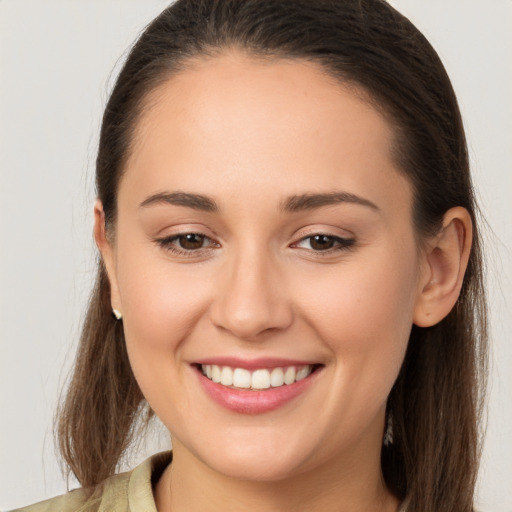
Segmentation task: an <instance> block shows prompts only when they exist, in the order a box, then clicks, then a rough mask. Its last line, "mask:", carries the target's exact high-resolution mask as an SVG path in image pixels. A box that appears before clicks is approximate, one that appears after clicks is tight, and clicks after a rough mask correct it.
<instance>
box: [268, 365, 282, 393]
mask: <svg viewBox="0 0 512 512" xmlns="http://www.w3.org/2000/svg"><path fill="white" fill-rule="evenodd" d="M283 384H284V373H283V369H282V368H274V369H273V370H272V373H271V374H270V385H271V386H272V387H273V388H278V387H279V386H282V385H283Z"/></svg>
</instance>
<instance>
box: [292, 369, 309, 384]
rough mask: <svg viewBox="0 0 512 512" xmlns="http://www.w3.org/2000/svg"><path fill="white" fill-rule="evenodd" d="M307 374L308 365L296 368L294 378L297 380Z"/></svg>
mask: <svg viewBox="0 0 512 512" xmlns="http://www.w3.org/2000/svg"><path fill="white" fill-rule="evenodd" d="M308 375H309V367H307V366H303V367H302V368H299V370H297V375H296V376H295V380H296V381H299V380H302V379H305V378H306V377H307V376H308Z"/></svg>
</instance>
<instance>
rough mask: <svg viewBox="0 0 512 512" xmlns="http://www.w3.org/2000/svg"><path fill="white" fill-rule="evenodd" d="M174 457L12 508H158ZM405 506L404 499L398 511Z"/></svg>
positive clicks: (159, 457)
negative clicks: (158, 486) (159, 488)
mask: <svg viewBox="0 0 512 512" xmlns="http://www.w3.org/2000/svg"><path fill="white" fill-rule="evenodd" d="M171 460H172V452H170V451H169V452H162V453H158V454H156V455H153V457H150V458H149V459H147V460H145V461H144V462H143V463H142V464H140V465H139V466H137V467H136V468H135V469H134V470H132V471H129V472H128V473H120V474H118V475H114V476H112V477H110V478H108V479H107V480H106V481H105V482H104V483H103V484H102V485H100V486H98V488H97V489H96V490H95V491H94V492H93V493H92V495H91V493H87V492H86V491H85V490H84V489H75V490H74V491H71V492H68V493H67V494H63V495H62V496H57V497H56V498H51V499H49V500H46V501H42V502H40V503H36V504H35V505H30V506H28V507H24V508H20V509H16V510H13V511H12V512H157V510H156V505H155V500H154V497H153V486H154V485H155V483H156V482H157V481H158V479H159V478H160V476H161V475H162V473H163V472H164V470H165V468H166V467H167V466H168V465H169V464H170V463H171ZM405 509H406V504H405V503H404V504H402V506H401V507H400V510H399V512H406V511H405Z"/></svg>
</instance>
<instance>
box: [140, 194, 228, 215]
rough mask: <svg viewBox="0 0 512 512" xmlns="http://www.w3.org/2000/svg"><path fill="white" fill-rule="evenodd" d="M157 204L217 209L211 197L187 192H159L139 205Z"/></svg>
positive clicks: (204, 209) (210, 210) (208, 210)
mask: <svg viewBox="0 0 512 512" xmlns="http://www.w3.org/2000/svg"><path fill="white" fill-rule="evenodd" d="M157 204H172V205H176V206H185V207H187V208H192V209H193V210H200V211H203V212H218V211H219V207H218V206H217V203H216V202H215V201H214V200H213V199H210V198H209V197H207V196H203V195H202V194H190V193H188V192H159V193H157V194H153V195H151V196H149V197H148V198H147V199H145V200H144V201H142V203H140V207H141V208H146V207H148V206H153V205H157Z"/></svg>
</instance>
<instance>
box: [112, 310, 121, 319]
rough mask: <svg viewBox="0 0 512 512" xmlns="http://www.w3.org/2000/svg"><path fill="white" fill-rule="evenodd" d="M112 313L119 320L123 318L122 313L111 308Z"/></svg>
mask: <svg viewBox="0 0 512 512" xmlns="http://www.w3.org/2000/svg"><path fill="white" fill-rule="evenodd" d="M112 313H113V314H114V316H115V317H116V320H121V319H122V318H123V314H122V313H121V311H119V310H117V309H112Z"/></svg>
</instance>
